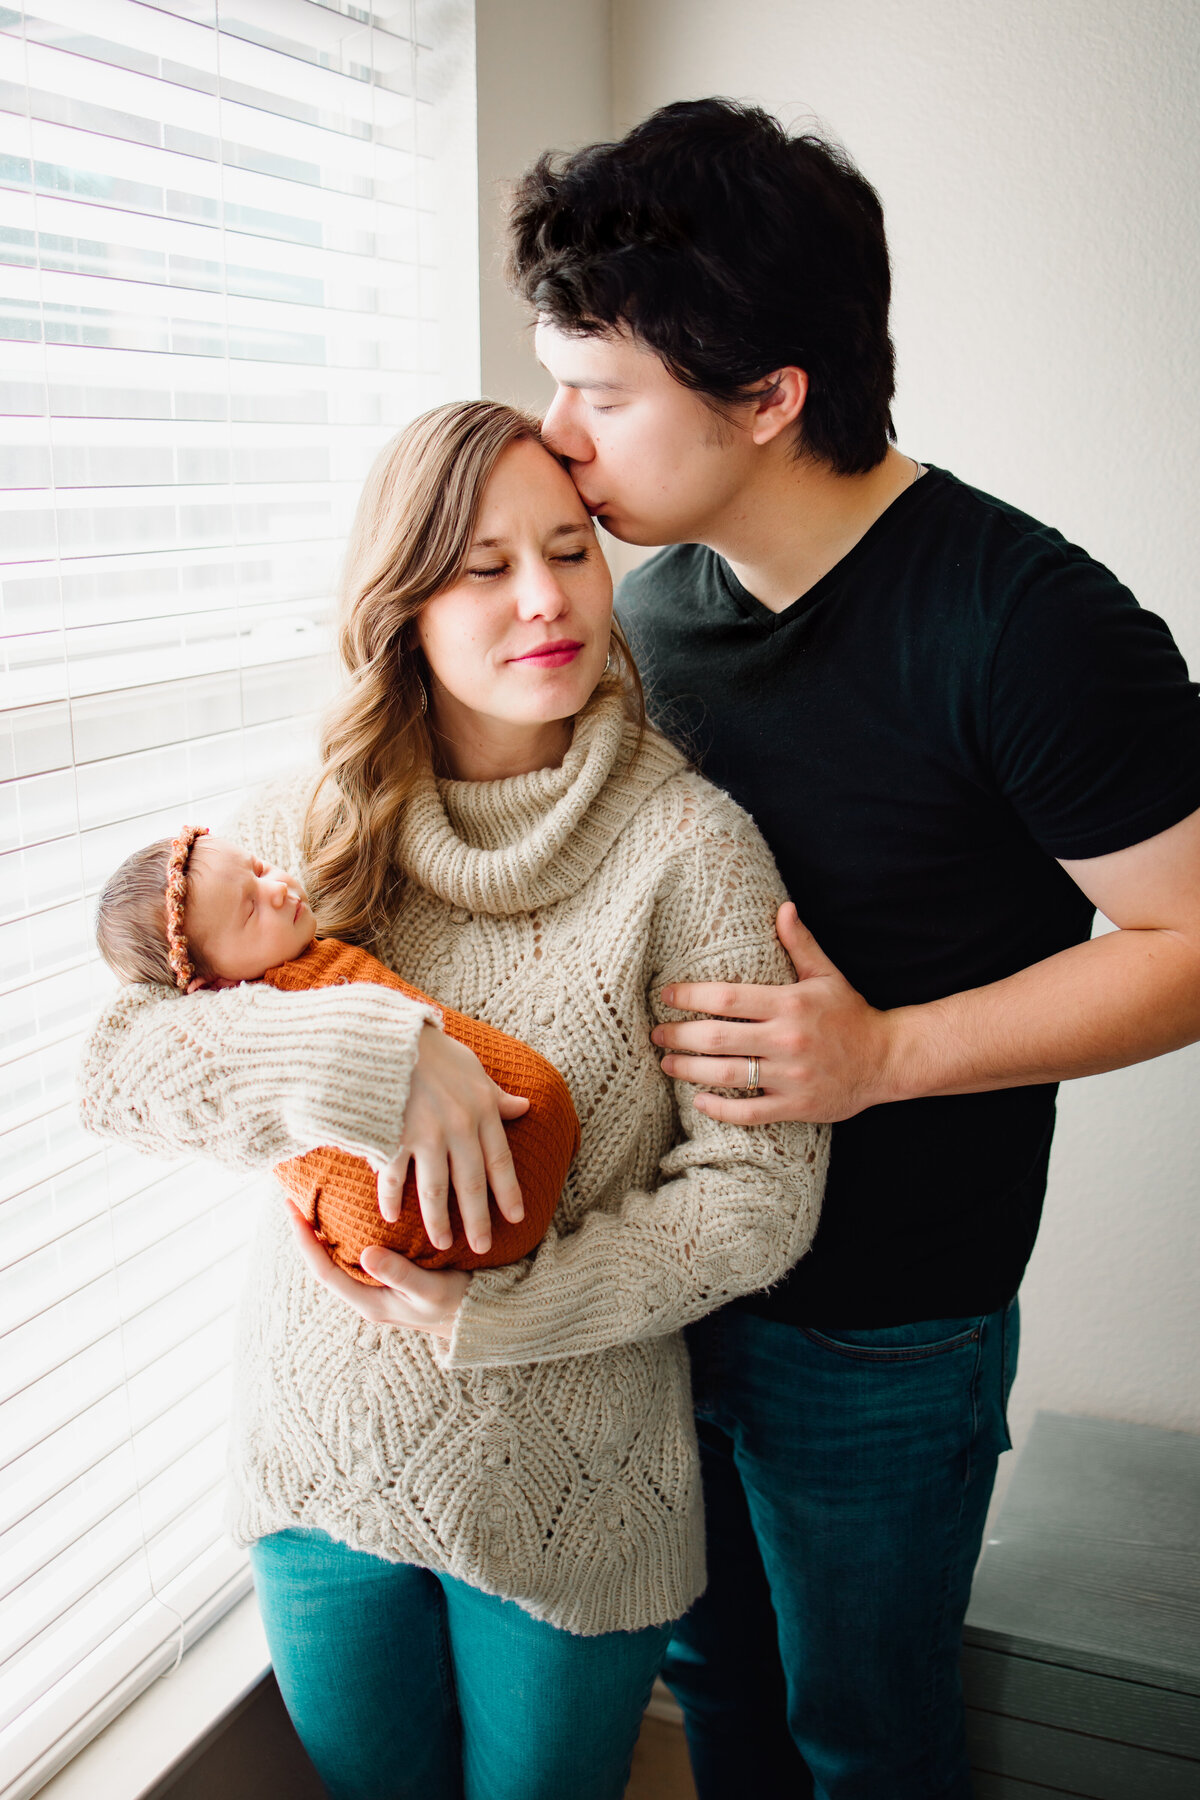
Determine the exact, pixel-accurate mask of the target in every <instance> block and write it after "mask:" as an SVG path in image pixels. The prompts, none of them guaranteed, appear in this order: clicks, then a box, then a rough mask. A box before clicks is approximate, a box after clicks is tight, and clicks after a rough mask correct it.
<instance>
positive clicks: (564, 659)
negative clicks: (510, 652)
mask: <svg viewBox="0 0 1200 1800" xmlns="http://www.w3.org/2000/svg"><path fill="white" fill-rule="evenodd" d="M582 649H583V645H582V644H577V643H576V642H575V641H574V639H573V638H556V639H555V640H554V642H553V643H550V644H539V645H538V647H537V649H536V650H528V651H526V653H525V655H524V656H513V657H510V658H509V660H510V662H515V663H532V664H534V665H535V666H536V667H537V668H539V669H563V668H565V667H566V665H567V664H568V663H570V662H574V660H575V658H576V657H577V656H578V655H579V652H580V651H581V650H582Z"/></svg>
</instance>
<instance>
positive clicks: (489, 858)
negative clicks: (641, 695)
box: [397, 692, 683, 913]
mask: <svg viewBox="0 0 1200 1800" xmlns="http://www.w3.org/2000/svg"><path fill="white" fill-rule="evenodd" d="M682 767H683V758H682V757H681V756H680V754H679V752H678V751H677V750H674V749H672V747H671V746H670V745H669V744H668V743H666V742H665V741H664V740H663V739H662V738H660V737H658V736H657V734H656V733H654V732H649V731H648V732H647V733H646V734H645V736H644V737H643V738H642V741H641V744H640V745H639V743H638V729H637V726H636V725H634V724H633V723H632V722H631V721H630V720H629V719H628V718H627V717H626V715H625V707H624V704H623V701H622V699H621V696H620V695H619V694H613V693H611V692H610V693H607V694H602V695H600V696H599V697H598V698H596V699H595V700H593V701H592V703H591V704H590V705H589V706H588V708H587V710H586V711H585V712H583V713H582V714H581V715H580V717H579V719H578V721H577V722H576V725H575V732H574V736H573V737H572V740H571V747H570V749H569V750H568V751H567V754H566V756H565V757H564V758H563V760H562V763H561V764H560V766H559V767H558V768H555V769H536V770H534V771H533V773H532V774H529V775H514V776H510V777H509V778H508V779H507V780H504V781H446V780H441V779H439V778H438V777H436V776H434V775H433V774H432V773H431V772H430V773H427V774H425V775H424V776H422V777H421V779H420V780H419V781H418V783H417V785H416V787H415V789H414V791H413V793H412V794H411V796H410V798H409V801H408V804H407V805H406V807H405V809H404V817H403V820H402V823H401V828H400V842H399V845H398V849H397V861H398V862H399V864H400V867H401V868H402V869H403V871H404V873H405V874H406V875H407V876H409V878H410V879H411V880H413V881H415V882H417V884H418V885H419V886H421V887H423V888H425V889H427V890H428V892H429V893H431V894H435V895H436V896H437V897H438V899H439V900H444V901H445V902H446V903H447V904H448V905H451V906H463V907H466V908H468V909H469V910H470V911H472V912H484V913H518V912H528V911H530V910H531V909H532V908H534V907H538V906H547V905H552V904H553V903H554V902H555V901H558V900H565V899H566V898H567V897H568V895H570V894H575V893H578V892H579V889H580V888H581V887H582V886H583V885H584V883H585V882H587V881H588V880H589V879H590V878H591V876H592V875H593V874H594V873H595V871H596V869H598V868H599V866H600V863H601V862H602V861H603V859H604V857H605V856H606V855H607V854H608V852H609V850H610V849H611V848H612V845H613V844H614V843H615V841H616V839H617V838H618V837H619V835H620V834H621V832H622V831H623V830H624V829H625V826H626V825H627V824H628V823H629V821H630V819H632V817H633V815H634V814H635V813H636V812H637V810H638V808H639V807H640V806H641V805H642V803H643V802H644V801H645V799H646V798H647V797H648V795H650V794H652V793H653V792H654V790H655V789H656V788H658V787H661V786H662V784H663V782H664V781H666V780H668V779H669V777H670V776H671V775H673V774H674V773H676V771H677V770H679V769H681V768H682Z"/></svg>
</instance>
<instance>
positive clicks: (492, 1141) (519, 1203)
mask: <svg viewBox="0 0 1200 1800" xmlns="http://www.w3.org/2000/svg"><path fill="white" fill-rule="evenodd" d="M496 1092H497V1093H498V1094H499V1096H500V1102H501V1105H503V1103H504V1101H506V1100H516V1099H518V1098H519V1096H518V1095H516V1094H506V1093H505V1092H504V1091H503V1089H501V1088H497V1090H496ZM528 1105H529V1102H528V1100H525V1101H522V1106H523V1107H526V1106H528ZM518 1116H519V1115H518ZM479 1146H480V1149H481V1150H482V1152H483V1162H484V1168H485V1170H486V1172H487V1183H488V1186H489V1187H490V1188H491V1190H492V1198H493V1199H494V1200H495V1202H496V1205H497V1206H498V1207H499V1209H500V1211H501V1212H502V1213H503V1215H504V1217H505V1218H506V1219H507V1220H508V1222H509V1224H510V1225H518V1224H519V1223H520V1222H521V1220H522V1219H523V1218H524V1217H525V1203H524V1201H523V1200H522V1199H521V1184H520V1182H519V1181H518V1180H517V1170H516V1165H515V1163H514V1162H513V1156H512V1151H511V1149H510V1148H509V1143H508V1133H507V1131H505V1129H504V1126H503V1125H502V1124H501V1122H500V1120H499V1119H485V1120H484V1122H483V1124H482V1125H481V1126H480V1128H479Z"/></svg>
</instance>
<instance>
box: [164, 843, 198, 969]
mask: <svg viewBox="0 0 1200 1800" xmlns="http://www.w3.org/2000/svg"><path fill="white" fill-rule="evenodd" d="M207 836H208V826H207V825H188V826H185V828H184V829H183V830H182V831H181V832H180V833H179V836H178V837H177V838H173V839H172V841H171V855H170V858H169V860H168V862H167V961H168V962H169V963H170V965H171V972H172V974H173V975H174V977H175V986H176V987H177V988H178V989H179V991H180V993H182V994H186V993H187V991H188V987H189V986H190V984H191V979H192V976H193V975H194V974H195V973H196V971H195V969H194V968H193V966H192V959H191V957H190V956H189V955H188V942H187V938H186V936H185V935H184V929H183V913H184V908H185V907H186V905H187V884H188V878H187V866H188V858H189V856H190V855H191V854H192V845H193V844H194V843H195V841H196V839H197V838H202V837H207Z"/></svg>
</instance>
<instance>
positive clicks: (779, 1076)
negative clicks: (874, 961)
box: [650, 901, 894, 1125]
mask: <svg viewBox="0 0 1200 1800" xmlns="http://www.w3.org/2000/svg"><path fill="white" fill-rule="evenodd" d="M776 930H777V931H778V933H779V941H780V942H781V943H782V945H783V947H784V949H785V950H786V951H787V953H788V955H789V956H790V957H791V959H792V963H793V966H794V967H795V970H796V984H795V986H794V987H757V986H751V985H749V984H746V985H739V984H737V983H730V982H715V981H700V982H682V983H676V984H675V985H674V986H673V987H666V988H664V989H663V991H662V998H663V1002H664V1004H665V1005H667V1006H671V1007H674V1008H676V1010H677V1011H679V1012H697V1013H708V1014H710V1015H712V1016H711V1017H710V1018H708V1019H697V1020H696V1021H695V1022H694V1023H690V1024H683V1025H658V1026H656V1027H655V1029H654V1030H653V1031H652V1032H651V1034H650V1035H651V1037H652V1038H653V1040H654V1042H655V1043H656V1044H661V1045H663V1046H664V1047H665V1048H666V1049H668V1050H670V1051H672V1052H673V1053H677V1052H683V1053H684V1054H682V1055H680V1054H672V1055H670V1056H664V1057H663V1059H662V1067H663V1073H664V1074H666V1075H670V1076H672V1077H673V1078H674V1079H675V1080H677V1081H694V1082H698V1083H702V1084H703V1085H704V1086H705V1087H728V1088H739V1087H744V1086H745V1085H746V1074H747V1065H748V1061H749V1058H750V1057H752V1056H756V1057H757V1058H758V1062H759V1081H758V1086H759V1095H760V1097H759V1098H758V1099H754V1100H750V1099H747V1100H736V1099H726V1098H725V1097H724V1096H722V1095H719V1094H698V1095H697V1097H696V1110H697V1112H703V1113H706V1114H707V1115H708V1116H709V1118H712V1119H722V1120H724V1121H726V1122H727V1123H729V1124H732V1125H765V1124H767V1123H769V1122H770V1121H771V1120H774V1119H808V1120H812V1121H814V1122H825V1121H834V1120H837V1119H849V1118H852V1117H853V1115H854V1114H855V1113H857V1112H862V1110H863V1109H864V1107H868V1106H877V1105H878V1104H879V1103H880V1101H883V1100H889V1099H892V1098H894V1096H893V1095H892V1094H890V1093H889V1092H888V1091H887V1080H886V1076H887V1068H888V1061H889V1054H890V1048H891V1040H890V1029H889V1015H888V1014H887V1013H885V1012H879V1011H878V1010H877V1009H876V1008H875V1007H873V1006H868V1004H867V1002H866V1001H865V1000H864V999H863V997H862V995H861V994H859V993H856V992H855V990H854V989H853V988H852V987H851V986H850V983H849V982H848V981H847V980H846V979H845V977H844V976H843V975H840V974H839V973H838V971H837V970H836V969H835V968H834V966H833V964H832V963H831V962H830V960H829V958H828V957H827V956H826V955H825V954H824V952H823V951H822V950H821V949H820V947H819V945H818V944H817V942H816V940H815V938H814V937H813V935H812V933H811V932H810V931H807V930H806V929H805V927H804V926H803V925H802V924H801V923H800V919H799V916H798V914H797V912H796V908H795V907H794V906H793V905H792V903H791V901H788V902H787V903H786V904H785V905H783V906H781V907H780V909H779V915H778V918H777V920H776ZM725 1021H729V1023H725Z"/></svg>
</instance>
